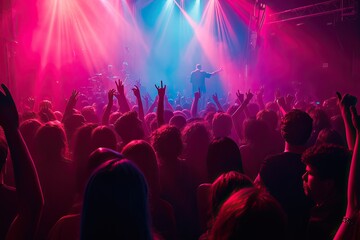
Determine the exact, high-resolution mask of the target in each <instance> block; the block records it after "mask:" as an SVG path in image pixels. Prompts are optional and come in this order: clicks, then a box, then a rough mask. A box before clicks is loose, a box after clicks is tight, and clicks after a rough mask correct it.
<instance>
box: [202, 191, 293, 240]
mask: <svg viewBox="0 0 360 240" xmlns="http://www.w3.org/2000/svg"><path fill="white" fill-rule="evenodd" d="M285 219H286V218H285V214H284V212H283V210H282V209H281V206H280V204H279V203H278V202H277V201H276V200H275V199H274V198H273V197H272V196H270V194H268V193H266V192H265V191H263V190H261V189H257V188H244V189H241V190H239V191H238V192H236V193H234V194H232V195H231V196H230V197H229V198H228V200H226V202H225V203H224V204H223V205H222V207H221V208H220V211H219V214H218V216H217V218H216V220H215V223H214V225H213V228H212V230H211V235H210V238H209V239H211V240H215V239H216V240H225V239H226V240H230V239H244V240H260V239H261V240H263V239H285V229H286V220H285Z"/></svg>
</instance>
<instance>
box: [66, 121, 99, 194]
mask: <svg viewBox="0 0 360 240" xmlns="http://www.w3.org/2000/svg"><path fill="white" fill-rule="evenodd" d="M96 127H97V124H95V123H86V124H85V125H83V126H81V127H80V128H79V129H77V130H76V132H75V134H74V139H73V145H74V147H73V154H72V160H73V162H74V164H75V169H76V179H77V183H76V184H77V190H78V191H79V192H82V191H83V189H84V186H85V183H86V181H87V179H88V177H89V176H88V174H86V171H87V170H86V169H87V165H88V160H89V155H90V153H91V151H92V149H91V133H92V131H93V129H95V128H96Z"/></svg>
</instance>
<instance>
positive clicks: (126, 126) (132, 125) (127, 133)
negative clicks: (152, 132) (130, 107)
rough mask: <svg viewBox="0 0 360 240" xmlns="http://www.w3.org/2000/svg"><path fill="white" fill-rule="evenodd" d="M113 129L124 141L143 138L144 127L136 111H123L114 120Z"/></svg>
mask: <svg viewBox="0 0 360 240" xmlns="http://www.w3.org/2000/svg"><path fill="white" fill-rule="evenodd" d="M115 131H116V132H117V133H118V134H119V136H120V137H121V140H122V141H123V142H124V143H128V142H130V141H132V140H139V139H143V138H144V129H143V126H142V123H141V121H140V119H139V118H138V115H137V113H136V112H133V111H130V112H126V113H124V114H123V115H122V116H121V117H120V118H119V119H118V120H116V122H115Z"/></svg>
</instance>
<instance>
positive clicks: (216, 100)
mask: <svg viewBox="0 0 360 240" xmlns="http://www.w3.org/2000/svg"><path fill="white" fill-rule="evenodd" d="M212 99H213V100H214V102H216V103H217V102H219V98H218V95H217V93H215V94H213V95H212Z"/></svg>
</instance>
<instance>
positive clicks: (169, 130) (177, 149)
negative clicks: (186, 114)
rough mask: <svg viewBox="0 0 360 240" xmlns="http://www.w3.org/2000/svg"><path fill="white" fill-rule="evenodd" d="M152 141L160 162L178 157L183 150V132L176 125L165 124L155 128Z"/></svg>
mask: <svg viewBox="0 0 360 240" xmlns="http://www.w3.org/2000/svg"><path fill="white" fill-rule="evenodd" d="M151 143H152V146H153V147H154V149H155V152H156V154H157V156H158V157H159V161H160V164H162V163H163V161H166V160H175V159H177V158H178V157H179V156H180V154H181V152H182V147H183V145H182V141H181V133H180V130H179V129H177V128H176V127H174V126H170V125H164V126H161V127H160V128H158V129H157V130H155V131H154V132H153V134H152V137H151Z"/></svg>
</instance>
